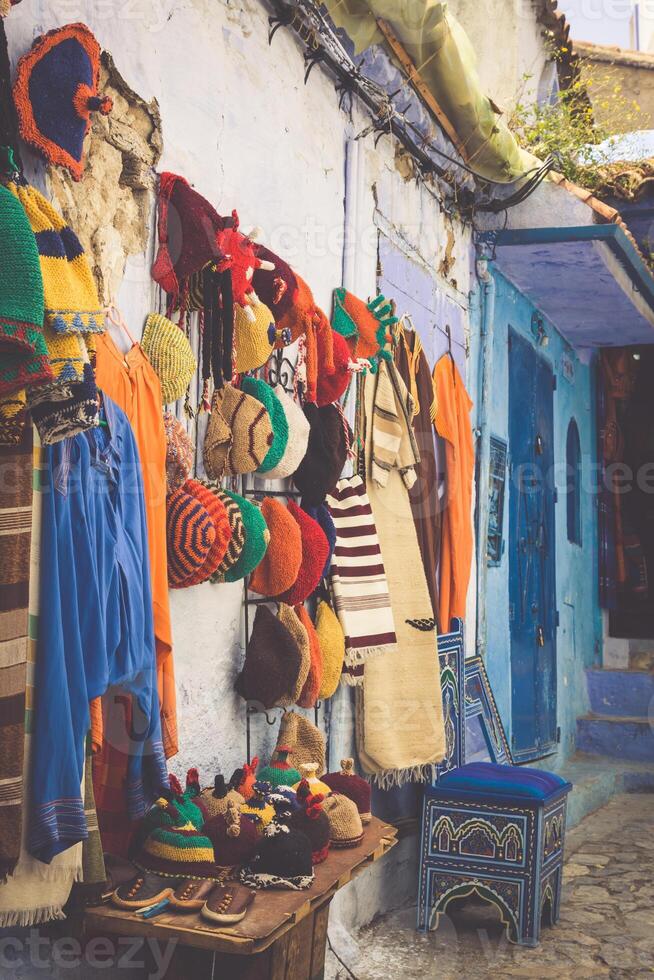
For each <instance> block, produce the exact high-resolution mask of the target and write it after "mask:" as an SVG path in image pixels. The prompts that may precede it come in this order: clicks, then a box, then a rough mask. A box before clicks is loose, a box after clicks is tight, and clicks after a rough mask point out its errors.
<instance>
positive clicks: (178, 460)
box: [163, 412, 195, 493]
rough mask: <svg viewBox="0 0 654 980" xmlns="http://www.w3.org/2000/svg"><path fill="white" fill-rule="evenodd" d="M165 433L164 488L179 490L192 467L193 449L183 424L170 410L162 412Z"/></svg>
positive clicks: (170, 490)
mask: <svg viewBox="0 0 654 980" xmlns="http://www.w3.org/2000/svg"><path fill="white" fill-rule="evenodd" d="M163 423H164V432H165V433H166V488H167V490H168V493H172V492H173V490H179V488H180V487H181V486H183V484H184V482H185V481H186V479H187V478H188V476H189V474H190V472H191V470H192V469H193V460H194V458H195V449H194V446H193V443H192V442H191V439H190V436H189V435H188V433H187V432H186V430H185V428H184V426H183V425H182V423H181V422H180V421H179V419H176V418H175V416H174V415H173V413H172V412H164V416H163Z"/></svg>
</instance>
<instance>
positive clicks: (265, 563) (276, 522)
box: [249, 497, 302, 596]
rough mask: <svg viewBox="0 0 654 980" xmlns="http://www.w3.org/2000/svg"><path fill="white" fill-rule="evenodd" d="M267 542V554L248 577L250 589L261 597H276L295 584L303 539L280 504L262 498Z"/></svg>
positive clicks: (291, 517) (292, 520) (267, 498)
mask: <svg viewBox="0 0 654 980" xmlns="http://www.w3.org/2000/svg"><path fill="white" fill-rule="evenodd" d="M261 511H262V513H263V516H264V519H265V521H266V524H267V525H268V530H269V532H270V541H269V542H268V550H267V551H266V553H265V555H264V557H263V559H262V560H261V561H260V562H259V564H258V565H257V567H256V568H255V569H254V571H253V572H252V574H251V576H250V582H249V586H250V588H251V589H252V590H253V592H258V593H259V594H260V595H265V596H275V595H279V594H280V593H282V592H286V590H287V589H290V587H291V586H292V585H293V583H294V582H295V580H296V578H297V577H298V573H299V571H300V565H301V563H302V537H301V535H300V528H299V527H298V524H297V521H295V520H294V519H293V516H292V514H289V512H288V510H287V509H286V507H284V505H283V504H282V503H281V502H280V501H279V500H275V499H274V498H273V497H265V498H264V500H263V501H262V503H261Z"/></svg>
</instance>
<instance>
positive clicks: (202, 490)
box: [182, 480, 232, 588]
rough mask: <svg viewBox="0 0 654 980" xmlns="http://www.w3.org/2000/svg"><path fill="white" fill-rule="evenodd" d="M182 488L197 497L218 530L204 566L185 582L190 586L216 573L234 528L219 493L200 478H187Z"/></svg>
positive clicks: (186, 585)
mask: <svg viewBox="0 0 654 980" xmlns="http://www.w3.org/2000/svg"><path fill="white" fill-rule="evenodd" d="M182 489H183V490H184V491H185V492H186V493H188V494H190V495H191V496H192V497H195V499H196V500H197V501H198V502H199V503H200V504H202V506H203V507H204V508H205V509H206V511H207V513H208V515H209V517H210V518H211V522H212V524H213V526H214V530H215V532H216V537H215V539H214V542H213V544H212V545H211V548H210V549H209V554H208V555H207V560H206V561H205V563H204V564H203V565H202V568H199V569H198V571H197V572H196V573H195V574H194V575H191V577H190V578H189V579H188V580H187V581H186V582H185V583H184V587H185V588H188V587H189V586H190V585H198V584H199V583H200V582H206V581H207V579H208V578H209V577H210V576H211V575H213V574H214V572H215V571H216V569H217V568H218V566H219V565H220V563H221V562H222V560H223V558H224V557H225V552H226V551H227V547H228V545H229V541H230V538H231V536H232V529H231V527H230V524H229V519H228V517H227V511H226V510H225V505H224V503H223V501H222V499H221V497H219V496H218V494H215V493H212V492H211V490H209V489H208V488H207V487H205V486H204V484H202V483H200V482H199V481H198V480H187V481H186V483H185V484H184V486H183V488H182Z"/></svg>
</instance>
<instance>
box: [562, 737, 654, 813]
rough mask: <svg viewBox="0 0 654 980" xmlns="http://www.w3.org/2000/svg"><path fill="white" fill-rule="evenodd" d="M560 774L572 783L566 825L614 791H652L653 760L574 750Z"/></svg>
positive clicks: (609, 796)
mask: <svg viewBox="0 0 654 980" xmlns="http://www.w3.org/2000/svg"><path fill="white" fill-rule="evenodd" d="M559 775H561V776H563V777H564V779H568V780H569V781H570V782H571V783H572V786H573V789H572V792H571V793H570V795H569V797H568V819H567V824H568V827H576V826H577V824H579V823H581V821H582V820H583V819H584V817H586V816H588V814H589V813H593V811H594V810H599V808H600V807H602V806H604V805H605V804H606V803H608V802H609V800H610V799H611V798H612V797H613V796H615V795H616V793H654V763H651V764H648V763H642V762H625V761H618V760H616V759H610V758H608V757H606V756H597V755H587V754H586V753H584V752H577V753H576V754H575V755H574V756H572V758H571V759H568V760H567V762H566V763H565V765H564V766H563V767H562V768H561V769H560V770H559Z"/></svg>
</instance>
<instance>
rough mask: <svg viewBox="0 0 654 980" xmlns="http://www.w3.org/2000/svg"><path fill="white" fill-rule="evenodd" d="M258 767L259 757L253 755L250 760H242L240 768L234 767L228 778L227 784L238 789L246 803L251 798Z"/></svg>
mask: <svg viewBox="0 0 654 980" xmlns="http://www.w3.org/2000/svg"><path fill="white" fill-rule="evenodd" d="M258 767H259V758H258V756H256V755H255V756H254V758H253V759H252V761H251V762H244V763H243V765H242V766H241V768H240V769H235V770H234V772H233V773H232V776H231V779H230V780H229V785H230V786H233V787H234V789H237V790H238V792H239V793H240V794H241V796H242V797H243V799H244V800H245V802H246V803H247V801H248V800H250V799H252V794H253V793H254V784H255V783H256V781H257V769H258Z"/></svg>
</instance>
